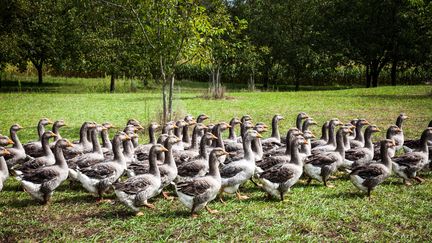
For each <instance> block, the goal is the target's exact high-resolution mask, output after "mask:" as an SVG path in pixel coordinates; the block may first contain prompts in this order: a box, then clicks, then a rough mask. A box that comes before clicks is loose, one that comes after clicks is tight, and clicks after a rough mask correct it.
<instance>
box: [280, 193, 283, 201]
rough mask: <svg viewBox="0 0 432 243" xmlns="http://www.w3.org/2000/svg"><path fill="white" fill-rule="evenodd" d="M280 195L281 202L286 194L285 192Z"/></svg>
mask: <svg viewBox="0 0 432 243" xmlns="http://www.w3.org/2000/svg"><path fill="white" fill-rule="evenodd" d="M279 194H280V200H281V201H283V200H284V193H283V192H279Z"/></svg>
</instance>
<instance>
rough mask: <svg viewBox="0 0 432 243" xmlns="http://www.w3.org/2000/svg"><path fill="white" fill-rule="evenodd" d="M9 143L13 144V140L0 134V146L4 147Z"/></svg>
mask: <svg viewBox="0 0 432 243" xmlns="http://www.w3.org/2000/svg"><path fill="white" fill-rule="evenodd" d="M11 144H12V145H13V144H14V142H13V141H12V140H11V139H10V138H9V137H8V136H5V135H1V134H0V146H2V147H6V146H8V145H11Z"/></svg>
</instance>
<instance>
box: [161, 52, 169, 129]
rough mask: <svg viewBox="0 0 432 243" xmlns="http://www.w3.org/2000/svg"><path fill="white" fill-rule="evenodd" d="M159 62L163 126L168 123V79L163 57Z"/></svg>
mask: <svg viewBox="0 0 432 243" xmlns="http://www.w3.org/2000/svg"><path fill="white" fill-rule="evenodd" d="M159 62H160V71H161V76H162V105H163V111H162V112H163V115H162V120H163V124H165V123H166V122H167V102H166V85H167V79H166V74H165V66H164V63H163V58H162V56H160V58H159Z"/></svg>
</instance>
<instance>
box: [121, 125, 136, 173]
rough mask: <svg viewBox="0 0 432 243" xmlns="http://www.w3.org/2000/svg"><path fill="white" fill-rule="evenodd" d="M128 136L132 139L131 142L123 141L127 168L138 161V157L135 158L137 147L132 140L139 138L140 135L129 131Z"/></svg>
mask: <svg viewBox="0 0 432 243" xmlns="http://www.w3.org/2000/svg"><path fill="white" fill-rule="evenodd" d="M126 134H127V135H128V136H129V137H130V138H131V140H125V141H123V155H124V157H125V161H126V166H129V165H130V164H132V163H133V162H136V161H138V159H137V157H136V156H135V147H134V145H133V142H132V139H134V138H136V137H138V134H136V133H135V132H133V131H128V132H126Z"/></svg>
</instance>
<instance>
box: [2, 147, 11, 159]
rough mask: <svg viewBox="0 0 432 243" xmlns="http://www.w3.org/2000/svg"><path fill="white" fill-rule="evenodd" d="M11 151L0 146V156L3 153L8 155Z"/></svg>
mask: <svg viewBox="0 0 432 243" xmlns="http://www.w3.org/2000/svg"><path fill="white" fill-rule="evenodd" d="M10 154H11V153H10V152H9V150H7V149H6V148H4V147H0V157H2V156H5V155H10Z"/></svg>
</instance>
